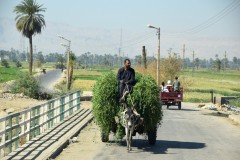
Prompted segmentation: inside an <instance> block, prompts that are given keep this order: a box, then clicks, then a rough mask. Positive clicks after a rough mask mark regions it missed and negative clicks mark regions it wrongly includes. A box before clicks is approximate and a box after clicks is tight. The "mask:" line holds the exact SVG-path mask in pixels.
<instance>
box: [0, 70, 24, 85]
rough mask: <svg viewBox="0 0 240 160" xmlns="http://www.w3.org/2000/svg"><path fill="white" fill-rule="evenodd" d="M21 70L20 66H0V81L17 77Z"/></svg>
mask: <svg viewBox="0 0 240 160" xmlns="http://www.w3.org/2000/svg"><path fill="white" fill-rule="evenodd" d="M20 72H22V71H21V69H20V68H1V67H0V83H3V82H7V81H10V80H14V79H17V77H18V74H19V73H20Z"/></svg>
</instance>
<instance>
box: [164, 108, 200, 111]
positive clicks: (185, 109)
mask: <svg viewBox="0 0 240 160" xmlns="http://www.w3.org/2000/svg"><path fill="white" fill-rule="evenodd" d="M164 110H176V111H199V110H196V109H187V108H182V109H181V110H179V109H177V108H169V109H164Z"/></svg>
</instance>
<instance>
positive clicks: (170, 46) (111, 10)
mask: <svg viewBox="0 0 240 160" xmlns="http://www.w3.org/2000/svg"><path fill="white" fill-rule="evenodd" d="M37 2H38V3H39V4H43V7H44V8H46V12H42V14H43V15H44V17H45V21H46V27H45V28H44V29H43V30H42V33H41V34H38V35H35V36H34V37H33V45H34V49H35V50H36V52H39V51H42V52H43V54H48V53H50V52H51V53H54V52H58V53H64V52H65V50H66V49H65V48H64V47H63V46H62V45H61V44H67V41H64V40H63V39H60V38H59V37H58V35H61V36H63V37H65V38H67V39H69V40H71V50H72V51H73V52H74V53H75V54H76V55H81V54H84V53H86V52H91V53H93V54H112V55H114V54H119V48H121V52H120V54H121V55H122V56H123V55H124V56H128V57H130V58H134V57H135V56H136V55H140V54H141V52H142V46H145V47H146V49H147V55H148V56H156V53H157V47H158V46H157V45H158V38H157V35H156V30H155V29H152V28H148V27H147V25H148V24H151V25H153V26H155V27H160V30H161V31H160V54H161V57H167V56H168V53H169V51H170V50H171V53H177V54H179V55H180V56H181V57H182V56H183V45H184V44H185V46H186V51H185V57H189V58H191V57H192V53H193V51H194V53H195V57H196V58H215V55H216V54H218V55H219V57H220V58H223V56H224V53H225V51H226V53H227V57H228V58H229V59H232V57H234V56H235V57H238V58H240V18H239V15H240V0H201V1H199V0H181V1H179V0H78V1H76V0H75V1H74V0H68V1H66V0H51V1H49V0H37ZM19 3H21V0H0V49H4V50H11V48H14V49H18V50H21V51H23V50H27V49H28V48H29V45H28V39H27V38H25V37H23V36H22V35H21V33H20V32H18V31H17V29H16V26H15V17H16V14H15V13H14V12H13V10H14V7H15V6H16V5H17V4H19Z"/></svg>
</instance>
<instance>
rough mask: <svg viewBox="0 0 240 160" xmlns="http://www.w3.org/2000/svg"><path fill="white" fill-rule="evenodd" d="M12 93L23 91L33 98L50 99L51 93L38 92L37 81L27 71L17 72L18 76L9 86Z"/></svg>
mask: <svg viewBox="0 0 240 160" xmlns="http://www.w3.org/2000/svg"><path fill="white" fill-rule="evenodd" d="M11 91H12V93H23V94H24V95H26V96H28V97H30V98H34V99H50V98H51V95H46V93H41V92H40V86H39V81H38V80H37V79H36V78H34V77H33V76H31V75H30V74H28V73H21V74H19V78H18V79H17V80H16V81H15V82H14V84H13V85H12V86H11Z"/></svg>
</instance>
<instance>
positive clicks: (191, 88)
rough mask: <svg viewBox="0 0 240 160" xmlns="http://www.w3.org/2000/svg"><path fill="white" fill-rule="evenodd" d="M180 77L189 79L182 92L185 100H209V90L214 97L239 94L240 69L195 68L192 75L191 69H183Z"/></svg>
mask: <svg viewBox="0 0 240 160" xmlns="http://www.w3.org/2000/svg"><path fill="white" fill-rule="evenodd" d="M181 78H183V79H188V81H191V84H190V85H188V86H187V88H188V90H187V91H188V92H185V93H184V96H185V98H184V101H187V102H211V96H210V91H211V90H212V91H213V94H214V96H216V97H218V96H240V71H221V72H217V71H212V70H196V71H195V73H194V76H193V77H192V71H191V70H185V71H184V72H183V73H182V75H181V76H180V78H179V80H180V81H181ZM183 85H184V84H183Z"/></svg>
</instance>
